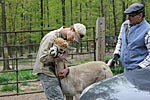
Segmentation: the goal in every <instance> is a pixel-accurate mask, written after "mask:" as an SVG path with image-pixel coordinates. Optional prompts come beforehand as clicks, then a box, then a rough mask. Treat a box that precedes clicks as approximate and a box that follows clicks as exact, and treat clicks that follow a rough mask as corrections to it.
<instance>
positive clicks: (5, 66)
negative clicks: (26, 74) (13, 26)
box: [1, 0, 10, 70]
mask: <svg viewBox="0 0 150 100" xmlns="http://www.w3.org/2000/svg"><path fill="white" fill-rule="evenodd" d="M1 7H2V32H3V58H4V63H3V70H10V67H9V55H8V47H7V35H6V13H5V0H1Z"/></svg>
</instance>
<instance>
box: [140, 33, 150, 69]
mask: <svg viewBox="0 0 150 100" xmlns="http://www.w3.org/2000/svg"><path fill="white" fill-rule="evenodd" d="M145 45H146V47H147V50H148V55H147V57H146V58H145V59H144V60H143V61H142V62H141V63H140V64H139V66H140V67H142V68H145V67H148V66H150V31H148V32H147V34H146V36H145Z"/></svg>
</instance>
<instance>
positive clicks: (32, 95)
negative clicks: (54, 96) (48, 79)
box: [0, 93, 46, 100]
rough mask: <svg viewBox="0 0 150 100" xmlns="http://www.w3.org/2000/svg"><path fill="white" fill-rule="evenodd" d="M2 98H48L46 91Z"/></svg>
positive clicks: (34, 99) (4, 99)
mask: <svg viewBox="0 0 150 100" xmlns="http://www.w3.org/2000/svg"><path fill="white" fill-rule="evenodd" d="M0 100H46V97H45V94H44V93H34V94H25V95H19V96H8V97H0Z"/></svg>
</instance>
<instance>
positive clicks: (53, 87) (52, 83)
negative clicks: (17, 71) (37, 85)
mask: <svg viewBox="0 0 150 100" xmlns="http://www.w3.org/2000/svg"><path fill="white" fill-rule="evenodd" d="M38 77H39V79H40V82H41V84H42V86H43V89H44V92H45V95H46V98H47V100H64V96H63V93H62V90H61V87H60V83H59V80H58V78H56V77H50V76H47V75H45V74H42V73H40V74H38Z"/></svg>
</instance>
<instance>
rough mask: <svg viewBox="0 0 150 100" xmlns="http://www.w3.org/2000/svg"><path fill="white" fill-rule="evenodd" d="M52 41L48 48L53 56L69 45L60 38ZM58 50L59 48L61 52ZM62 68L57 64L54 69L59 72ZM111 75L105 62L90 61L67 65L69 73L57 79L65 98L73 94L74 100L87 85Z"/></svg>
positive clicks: (71, 98)
mask: <svg viewBox="0 0 150 100" xmlns="http://www.w3.org/2000/svg"><path fill="white" fill-rule="evenodd" d="M54 43H55V44H54V47H52V49H51V50H50V54H51V55H53V56H55V57H57V56H59V55H61V54H63V53H64V52H65V50H67V48H68V47H69V46H68V43H67V42H66V41H65V40H63V39H61V38H58V39H56V40H55V42H54ZM58 48H59V49H58ZM61 48H62V49H61ZM65 48H66V49H65ZM59 50H61V52H60V51H59ZM63 50H64V51H63ZM57 53H60V54H57ZM66 66H67V65H66ZM63 69H64V66H58V67H57V68H56V69H55V70H56V72H57V73H59V72H61V71H62V70H63ZM112 76H113V74H112V72H111V70H110V68H109V65H107V64H106V63H105V62H103V61H91V62H88V63H84V64H80V65H76V66H72V67H69V74H68V75H67V77H65V78H63V79H59V80H60V83H61V88H62V92H63V93H64V95H66V100H73V96H75V99H76V100H79V97H80V94H81V92H82V91H83V89H85V88H86V87H87V86H89V85H91V84H93V83H95V82H97V81H100V80H103V79H106V78H109V77H112Z"/></svg>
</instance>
